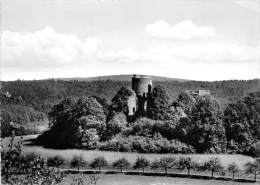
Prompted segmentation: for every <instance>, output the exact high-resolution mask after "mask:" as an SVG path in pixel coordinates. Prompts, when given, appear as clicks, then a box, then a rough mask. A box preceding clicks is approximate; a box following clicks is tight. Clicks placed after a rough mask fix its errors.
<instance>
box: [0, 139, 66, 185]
mask: <svg viewBox="0 0 260 185" xmlns="http://www.w3.org/2000/svg"><path fill="white" fill-rule="evenodd" d="M1 168H2V169H1V172H2V175H1V176H2V177H4V178H2V180H3V181H2V183H7V184H11V185H16V184H55V183H60V182H61V181H62V179H63V176H64V174H63V173H60V172H59V171H57V170H54V169H52V168H50V167H49V166H48V164H47V161H46V160H45V159H43V158H42V157H41V156H40V155H38V154H36V153H28V154H23V153H22V151H21V147H20V143H19V142H18V143H17V144H14V142H13V137H12V140H11V142H10V145H9V148H8V150H7V151H5V152H2V153H1Z"/></svg>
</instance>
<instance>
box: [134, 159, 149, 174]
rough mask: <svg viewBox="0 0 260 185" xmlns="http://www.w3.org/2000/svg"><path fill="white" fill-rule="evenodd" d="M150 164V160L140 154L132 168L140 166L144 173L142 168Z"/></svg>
mask: <svg viewBox="0 0 260 185" xmlns="http://www.w3.org/2000/svg"><path fill="white" fill-rule="evenodd" d="M149 166H150V161H149V160H148V159H146V158H145V157H143V156H141V157H138V158H137V159H136V161H135V164H134V168H135V169H137V168H142V170H143V173H144V169H145V168H147V167H149Z"/></svg>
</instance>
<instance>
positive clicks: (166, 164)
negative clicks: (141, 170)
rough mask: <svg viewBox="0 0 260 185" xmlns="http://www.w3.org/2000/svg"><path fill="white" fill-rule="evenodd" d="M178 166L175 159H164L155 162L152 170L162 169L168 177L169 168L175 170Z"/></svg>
mask: <svg viewBox="0 0 260 185" xmlns="http://www.w3.org/2000/svg"><path fill="white" fill-rule="evenodd" d="M175 165H176V159H175V158H173V157H162V158H160V160H155V161H153V163H152V165H151V167H152V168H162V169H164V171H165V174H166V175H167V171H168V169H169V168H173V167H174V166H175Z"/></svg>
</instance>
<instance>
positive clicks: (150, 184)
mask: <svg viewBox="0 0 260 185" xmlns="http://www.w3.org/2000/svg"><path fill="white" fill-rule="evenodd" d="M76 176H78V175H76ZM73 178H75V175H72V176H68V177H66V178H65V179H64V180H63V182H62V183H61V184H63V185H70V183H71V181H72V179H73ZM84 178H85V179H87V178H88V177H87V176H84V177H83V179H84ZM101 184H102V185H133V184H135V185H188V184H192V185H213V184H214V185H242V184H243V185H254V184H257V183H240V182H233V181H218V180H202V179H187V178H185V179H184V178H170V177H150V176H149V177H148V176H137V175H131V176H130V175H101V176H100V179H99V180H98V181H97V185H101Z"/></svg>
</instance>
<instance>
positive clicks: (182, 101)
mask: <svg viewBox="0 0 260 185" xmlns="http://www.w3.org/2000/svg"><path fill="white" fill-rule="evenodd" d="M177 103H178V105H179V106H180V107H181V108H182V109H183V110H184V112H185V113H186V114H189V113H190V112H191V111H192V109H193V107H194V106H195V104H196V98H195V97H193V96H192V95H189V94H187V93H185V92H182V93H180V94H179V96H178V98H177Z"/></svg>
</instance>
